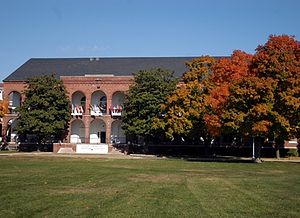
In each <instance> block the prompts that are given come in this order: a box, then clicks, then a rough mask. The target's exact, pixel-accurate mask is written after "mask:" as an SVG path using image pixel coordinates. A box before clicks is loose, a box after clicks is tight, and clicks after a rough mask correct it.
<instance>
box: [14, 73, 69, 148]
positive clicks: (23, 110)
mask: <svg viewBox="0 0 300 218" xmlns="http://www.w3.org/2000/svg"><path fill="white" fill-rule="evenodd" d="M26 83H27V88H26V90H25V91H24V95H25V101H24V103H23V104H22V105H21V107H20V108H19V109H18V112H19V118H18V124H17V131H18V133H19V135H21V136H26V135H27V134H31V135H34V136H36V138H37V140H38V142H39V144H40V143H43V142H44V141H45V140H47V139H49V138H54V139H56V140H62V139H63V138H64V136H65V134H66V130H67V128H68V123H69V121H70V119H71V111H70V101H69V99H68V96H67V92H66V89H65V86H64V85H63V83H62V81H60V80H57V79H55V77H54V75H51V76H41V77H36V78H32V79H29V80H28V81H27V82H26Z"/></svg>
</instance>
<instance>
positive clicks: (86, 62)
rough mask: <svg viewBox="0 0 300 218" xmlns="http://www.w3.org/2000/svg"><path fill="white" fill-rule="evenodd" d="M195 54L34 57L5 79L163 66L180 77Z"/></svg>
mask: <svg viewBox="0 0 300 218" xmlns="http://www.w3.org/2000/svg"><path fill="white" fill-rule="evenodd" d="M193 58H194V57H145V58H131V57H129V58H32V59H30V60H28V61H27V62H26V63H24V64H23V65H22V66H21V67H19V68H18V69H17V70H16V71H14V72H13V73H12V74H10V75H9V76H8V77H6V78H5V79H4V81H24V80H26V79H28V78H32V77H36V76H42V75H49V74H55V75H56V76H57V77H60V76H84V75H86V74H88V75H93V74H113V75H115V76H128V75H132V74H133V73H135V72H138V71H139V70H149V69H151V68H162V69H168V70H171V71H174V73H175V76H177V77H180V76H182V74H183V73H184V72H185V71H186V70H187V68H186V66H185V62H186V61H190V60H192V59H193Z"/></svg>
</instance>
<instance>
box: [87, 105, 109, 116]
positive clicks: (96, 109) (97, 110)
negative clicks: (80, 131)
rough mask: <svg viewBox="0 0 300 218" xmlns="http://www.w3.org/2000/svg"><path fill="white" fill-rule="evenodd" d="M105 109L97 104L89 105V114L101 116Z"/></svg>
mask: <svg viewBox="0 0 300 218" xmlns="http://www.w3.org/2000/svg"><path fill="white" fill-rule="evenodd" d="M105 111H106V109H105V108H104V107H101V106H99V105H90V114H91V116H102V115H103V114H104V113H105Z"/></svg>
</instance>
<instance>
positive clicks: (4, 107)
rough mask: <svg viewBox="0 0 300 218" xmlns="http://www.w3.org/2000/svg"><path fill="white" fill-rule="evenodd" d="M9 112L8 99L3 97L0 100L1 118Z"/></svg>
mask: <svg viewBox="0 0 300 218" xmlns="http://www.w3.org/2000/svg"><path fill="white" fill-rule="evenodd" d="M7 112H8V100H7V99H5V98H4V99H3V100H2V101H0V118H2V117H4V115H5V114H7Z"/></svg>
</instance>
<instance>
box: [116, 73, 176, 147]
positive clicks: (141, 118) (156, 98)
mask: <svg viewBox="0 0 300 218" xmlns="http://www.w3.org/2000/svg"><path fill="white" fill-rule="evenodd" d="M177 82H178V81H177V79H176V78H175V77H174V75H173V72H170V71H169V70H163V69H151V70H143V71H139V72H137V73H135V74H134V79H133V84H132V85H131V86H130V88H129V91H128V92H127V93H126V97H125V102H124V106H125V110H124V113H123V115H122V119H123V125H122V128H123V129H124V130H125V133H126V135H127V136H133V137H136V136H141V137H143V138H144V139H145V142H146V143H147V142H148V141H149V140H151V139H152V138H153V136H154V135H157V134H159V133H160V131H161V130H159V129H154V128H152V125H153V122H154V120H155V118H157V117H159V116H161V113H160V105H161V104H162V103H163V102H165V101H166V98H167V96H168V95H170V93H172V92H173V91H174V89H175V87H176V84H177Z"/></svg>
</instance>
